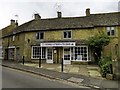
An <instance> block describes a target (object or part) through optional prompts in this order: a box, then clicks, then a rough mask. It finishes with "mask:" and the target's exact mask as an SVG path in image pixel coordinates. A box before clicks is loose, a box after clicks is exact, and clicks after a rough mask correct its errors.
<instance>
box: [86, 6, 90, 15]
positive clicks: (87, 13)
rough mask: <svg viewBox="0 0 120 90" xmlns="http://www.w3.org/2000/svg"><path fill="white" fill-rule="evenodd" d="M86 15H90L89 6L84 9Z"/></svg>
mask: <svg viewBox="0 0 120 90" xmlns="http://www.w3.org/2000/svg"><path fill="white" fill-rule="evenodd" d="M86 16H90V8H87V9H86Z"/></svg>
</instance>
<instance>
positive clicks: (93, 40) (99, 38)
mask: <svg viewBox="0 0 120 90" xmlns="http://www.w3.org/2000/svg"><path fill="white" fill-rule="evenodd" d="M109 42H110V38H109V37H108V36H107V35H105V34H99V35H95V36H93V37H90V38H89V39H88V45H89V47H90V48H91V50H92V53H93V55H94V58H95V60H96V61H97V62H98V60H99V59H100V57H101V52H102V49H103V47H104V46H106V45H108V44H109Z"/></svg>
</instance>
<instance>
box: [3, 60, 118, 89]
mask: <svg viewBox="0 0 120 90" xmlns="http://www.w3.org/2000/svg"><path fill="white" fill-rule="evenodd" d="M2 66H5V67H9V68H13V69H18V70H22V71H26V72H30V73H34V74H38V75H41V76H45V77H48V78H51V79H56V80H65V81H68V82H73V83H76V84H79V85H83V86H87V87H90V88H95V89H99V90H106V89H107V88H108V89H107V90H120V87H119V86H120V84H119V83H118V81H114V80H107V79H105V78H102V77H101V75H100V69H99V67H98V66H97V65H64V67H63V72H61V65H60V64H46V63H42V64H41V67H40V68H39V65H38V63H26V62H25V63H24V65H23V64H22V63H17V62H13V61H3V62H2Z"/></svg>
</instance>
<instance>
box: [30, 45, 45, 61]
mask: <svg viewBox="0 0 120 90" xmlns="http://www.w3.org/2000/svg"><path fill="white" fill-rule="evenodd" d="M34 47H40V46H32V51H31V59H39V58H33V48H34ZM42 48H43V47H40V51H41V52H40V54H41V55H40V57H41V59H46V49H45V57H44V58H43V56H42V54H43V53H42Z"/></svg>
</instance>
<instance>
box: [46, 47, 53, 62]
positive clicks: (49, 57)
mask: <svg viewBox="0 0 120 90" xmlns="http://www.w3.org/2000/svg"><path fill="white" fill-rule="evenodd" d="M47 63H53V49H52V48H47Z"/></svg>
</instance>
